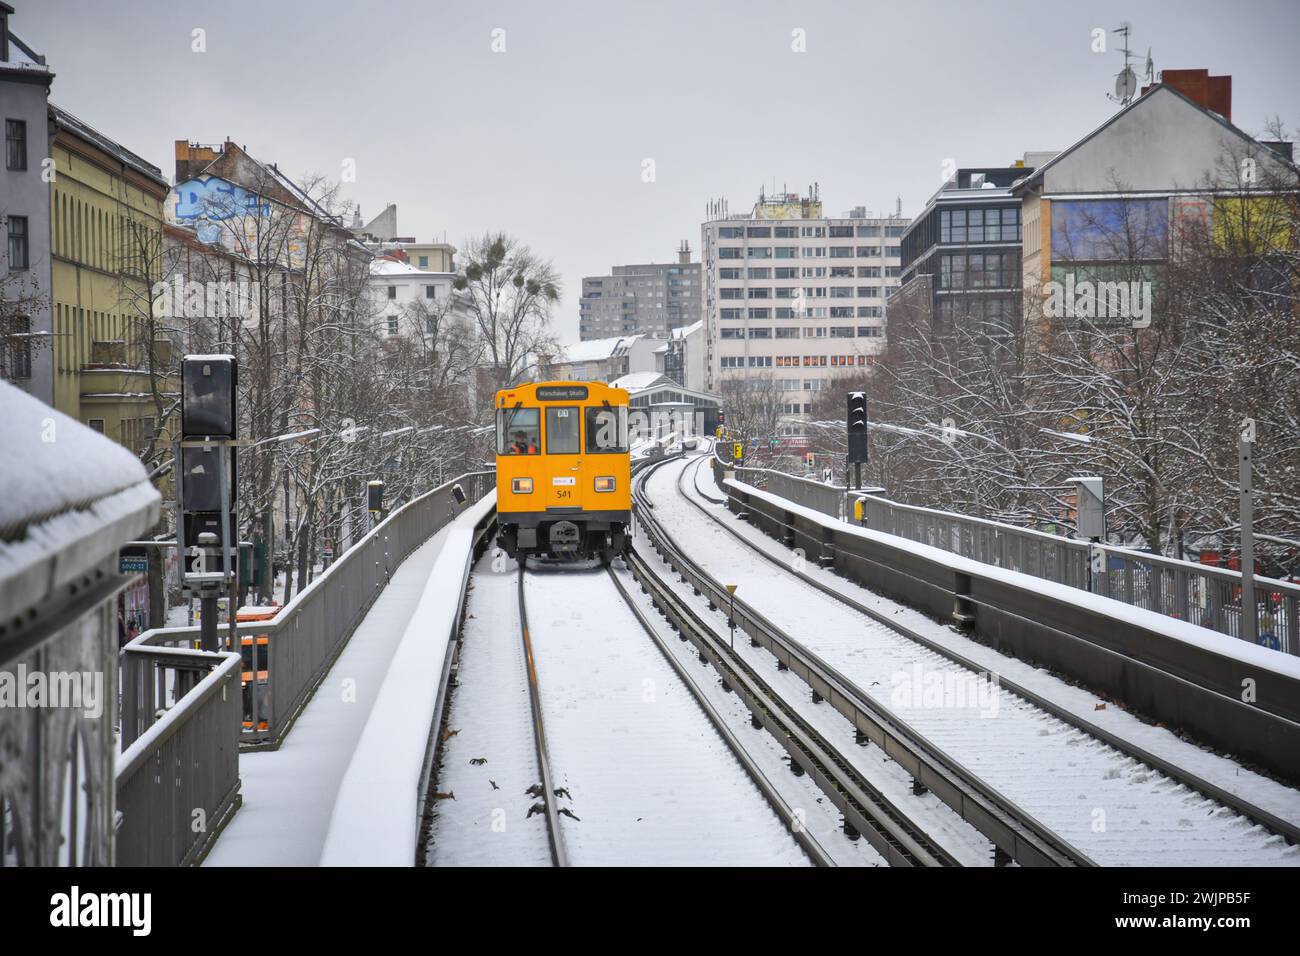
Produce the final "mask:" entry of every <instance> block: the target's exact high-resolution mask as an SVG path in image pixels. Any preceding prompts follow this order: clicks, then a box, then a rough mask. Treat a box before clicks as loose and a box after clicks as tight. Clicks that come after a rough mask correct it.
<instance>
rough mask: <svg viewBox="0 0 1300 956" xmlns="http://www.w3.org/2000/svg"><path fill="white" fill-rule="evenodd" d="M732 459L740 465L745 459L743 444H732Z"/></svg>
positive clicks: (735, 442)
mask: <svg viewBox="0 0 1300 956" xmlns="http://www.w3.org/2000/svg"><path fill="white" fill-rule="evenodd" d="M731 457H732V458H733V459H735V461H736V462H737V463H738V464H739V463H740V462H741V461H742V460H743V459H744V457H745V445H744V443H743V442H738V441H733V442H732V443H731Z"/></svg>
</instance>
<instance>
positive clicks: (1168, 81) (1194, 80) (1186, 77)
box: [1142, 70, 1232, 123]
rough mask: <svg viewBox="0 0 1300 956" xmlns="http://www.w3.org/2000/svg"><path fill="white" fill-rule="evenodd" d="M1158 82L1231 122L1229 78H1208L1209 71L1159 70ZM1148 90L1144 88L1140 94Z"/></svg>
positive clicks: (1230, 78) (1230, 85) (1230, 84)
mask: <svg viewBox="0 0 1300 956" xmlns="http://www.w3.org/2000/svg"><path fill="white" fill-rule="evenodd" d="M1160 82H1161V83H1162V84H1164V85H1165V86H1167V87H1169V88H1170V89H1174V90H1177V91H1178V92H1179V93H1182V94H1183V96H1185V97H1187V98H1188V99H1189V100H1191V101H1192V102H1193V103H1196V104H1197V105H1198V106H1203V107H1205V109H1207V110H1211V111H1212V112H1215V113H1218V114H1219V115H1220V116H1222V117H1223V118H1224V119H1225V120H1227V121H1228V122H1229V123H1231V122H1232V77H1231V76H1210V71H1209V70H1161V71H1160ZM1149 89H1151V87H1149V86H1148V87H1144V88H1143V89H1142V92H1143V93H1145V92H1146V91H1147V90H1149Z"/></svg>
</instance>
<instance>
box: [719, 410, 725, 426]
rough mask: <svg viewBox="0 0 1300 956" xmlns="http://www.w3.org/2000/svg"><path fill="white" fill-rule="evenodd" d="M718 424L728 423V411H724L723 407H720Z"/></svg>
mask: <svg viewBox="0 0 1300 956" xmlns="http://www.w3.org/2000/svg"><path fill="white" fill-rule="evenodd" d="M718 424H719V425H725V424H727V413H726V412H725V411H723V410H722V409H721V408H719V409H718Z"/></svg>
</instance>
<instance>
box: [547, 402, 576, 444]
mask: <svg viewBox="0 0 1300 956" xmlns="http://www.w3.org/2000/svg"><path fill="white" fill-rule="evenodd" d="M578 416H579V413H578V409H577V408H576V407H574V406H554V405H553V406H551V407H550V408H548V409H547V410H546V454H548V455H576V454H577V453H578V450H579V449H578V436H579V432H580V431H581V429H582V426H581V425H580V424H579V421H580V419H579V417H578Z"/></svg>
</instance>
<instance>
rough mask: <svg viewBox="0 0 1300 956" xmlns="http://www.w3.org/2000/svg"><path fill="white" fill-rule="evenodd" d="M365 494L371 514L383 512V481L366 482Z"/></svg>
mask: <svg viewBox="0 0 1300 956" xmlns="http://www.w3.org/2000/svg"><path fill="white" fill-rule="evenodd" d="M366 496H367V499H368V500H367V505H368V510H369V511H370V513H371V514H375V515H377V514H383V511H384V483H383V482H382V481H378V480H376V481H368V482H366Z"/></svg>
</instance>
